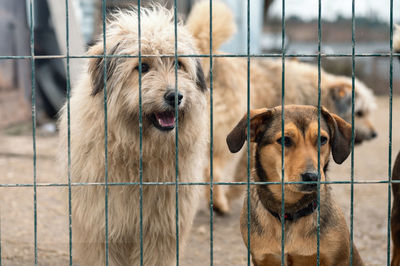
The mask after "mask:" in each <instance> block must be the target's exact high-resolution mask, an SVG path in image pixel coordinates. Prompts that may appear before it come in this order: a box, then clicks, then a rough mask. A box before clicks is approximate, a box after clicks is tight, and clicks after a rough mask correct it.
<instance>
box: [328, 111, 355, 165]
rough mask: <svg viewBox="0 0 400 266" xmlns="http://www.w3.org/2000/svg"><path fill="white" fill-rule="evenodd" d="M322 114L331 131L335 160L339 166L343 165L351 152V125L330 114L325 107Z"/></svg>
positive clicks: (331, 143)
mask: <svg viewBox="0 0 400 266" xmlns="http://www.w3.org/2000/svg"><path fill="white" fill-rule="evenodd" d="M321 114H322V115H323V117H324V118H325V121H326V122H327V124H328V126H329V129H330V134H331V136H330V145H331V147H332V156H333V160H335V162H336V163H337V164H341V163H342V162H344V161H345V160H346V158H347V156H349V154H350V151H351V125H350V124H349V123H347V122H346V121H344V120H343V119H342V118H340V117H339V116H337V115H335V114H333V113H330V112H329V111H328V110H327V109H326V108H325V107H322V108H321Z"/></svg>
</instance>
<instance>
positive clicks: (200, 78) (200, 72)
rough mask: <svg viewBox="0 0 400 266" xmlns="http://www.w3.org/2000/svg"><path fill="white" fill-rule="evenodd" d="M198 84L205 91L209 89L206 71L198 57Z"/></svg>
mask: <svg viewBox="0 0 400 266" xmlns="http://www.w3.org/2000/svg"><path fill="white" fill-rule="evenodd" d="M196 84H197V87H199V89H200V90H201V91H203V92H204V91H206V90H207V84H206V80H205V78H204V72H203V69H202V67H201V64H200V61H199V60H198V59H196Z"/></svg>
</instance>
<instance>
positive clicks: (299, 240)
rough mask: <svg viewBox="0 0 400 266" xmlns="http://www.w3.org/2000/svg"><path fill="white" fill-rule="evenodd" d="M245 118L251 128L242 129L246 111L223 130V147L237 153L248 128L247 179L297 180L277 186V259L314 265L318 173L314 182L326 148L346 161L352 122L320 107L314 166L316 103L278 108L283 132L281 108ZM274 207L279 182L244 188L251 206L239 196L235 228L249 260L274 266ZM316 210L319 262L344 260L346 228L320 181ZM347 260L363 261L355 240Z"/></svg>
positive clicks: (324, 167) (347, 244)
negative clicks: (225, 133) (250, 156)
mask: <svg viewBox="0 0 400 266" xmlns="http://www.w3.org/2000/svg"><path fill="white" fill-rule="evenodd" d="M249 119H250V132H247V115H245V116H244V117H243V119H242V120H241V121H240V122H239V123H238V124H237V125H236V127H235V128H234V129H233V130H232V131H231V132H230V133H229V135H228V137H227V139H226V140H227V144H228V146H229V149H230V151H231V152H234V153H236V152H238V151H239V150H240V149H241V148H242V146H243V144H244V143H245V141H246V140H247V134H249V135H250V140H251V142H254V143H255V144H256V146H255V147H254V148H255V149H254V152H253V154H254V158H253V160H254V161H255V167H254V170H253V171H252V180H253V181H255V182H282V181H284V182H304V183H301V184H285V185H284V204H285V214H284V219H285V243H284V244H285V256H284V259H285V265H304V266H309V265H317V237H318V234H317V224H318V220H317V219H318V217H317V211H316V209H317V207H318V186H317V181H318V174H319V173H320V180H321V181H326V171H327V168H328V163H329V158H330V153H331V152H332V156H333V159H334V161H335V162H336V163H338V164H341V163H342V162H343V161H344V160H346V158H347V157H348V155H349V154H350V152H351V125H350V124H349V123H347V122H345V121H344V120H343V119H341V118H340V117H339V116H337V115H335V114H332V113H329V112H328V110H327V109H325V108H323V107H322V109H321V130H320V168H319V169H318V108H316V107H313V106H301V105H288V106H285V122H284V123H285V128H284V130H285V131H284V134H282V122H281V121H282V109H281V107H276V108H271V109H267V108H263V109H256V110H253V111H251V112H250V118H249ZM282 143H283V145H284V149H285V151H284V154H285V155H284V164H285V167H284V169H285V172H284V177H282V159H281V156H282ZM281 208H282V185H280V184H279V185H278V184H277V185H272V184H269V185H252V186H251V188H250V209H248V204H247V199H245V201H244V204H243V209H242V213H241V219H240V228H241V232H242V237H243V240H244V242H245V244H246V246H248V248H250V253H251V255H252V260H253V264H254V265H255V266H273V265H276V266H277V265H281V252H282V251H281V245H282V243H281V240H282V219H283V217H282V216H281ZM320 210H321V212H320V232H319V233H320V265H325V266H328V265H349V263H350V242H349V230H348V228H347V225H346V221H345V219H344V216H343V213H342V211H341V210H340V208H339V207H338V206H337V205H336V204H335V202H334V201H333V200H332V199H331V196H330V191H329V186H328V184H321V185H320ZM249 214H250V221H248V215H249ZM248 222H250V228H248V226H247V224H248ZM248 234H250V243H251V244H250V247H249V245H248ZM353 265H356V266H358V265H363V262H362V260H361V258H360V255H359V254H358V251H357V249H356V247H355V246H354V245H353Z"/></svg>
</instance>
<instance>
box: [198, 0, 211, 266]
mask: <svg viewBox="0 0 400 266" xmlns="http://www.w3.org/2000/svg"><path fill="white" fill-rule="evenodd" d="M212 12H213V11H212V0H210V56H209V58H210V74H209V75H210V265H211V266H212V265H213V264H214V203H213V201H214V194H213V193H214V184H213V182H214V176H213V170H214V164H213V159H214V150H213V146H214V137H213V136H214V133H213V132H214V126H213V124H214V119H213V104H214V101H213V58H212V54H213V47H212ZM200 60H201V59H200Z"/></svg>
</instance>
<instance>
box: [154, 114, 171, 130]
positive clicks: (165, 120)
mask: <svg viewBox="0 0 400 266" xmlns="http://www.w3.org/2000/svg"><path fill="white" fill-rule="evenodd" d="M156 119H157V121H158V123H159V124H160V125H161V126H162V127H171V126H174V124H175V114H174V112H163V113H158V114H156Z"/></svg>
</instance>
